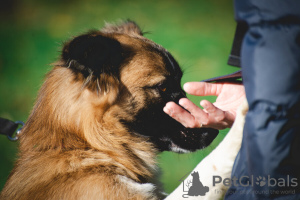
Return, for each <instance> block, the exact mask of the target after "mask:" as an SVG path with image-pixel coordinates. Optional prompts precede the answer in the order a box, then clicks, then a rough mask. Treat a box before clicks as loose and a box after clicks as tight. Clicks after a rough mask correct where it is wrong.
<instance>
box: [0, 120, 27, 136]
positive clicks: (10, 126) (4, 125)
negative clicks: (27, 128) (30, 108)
mask: <svg viewBox="0 0 300 200" xmlns="http://www.w3.org/2000/svg"><path fill="white" fill-rule="evenodd" d="M19 125H22V126H23V125H24V123H23V122H21V121H17V122H13V121H10V120H8V119H4V118H1V117H0V134H2V135H6V136H7V137H8V139H10V140H12V141H15V140H17V139H18V137H17V136H15V137H13V135H14V133H15V132H16V131H17V128H18V126H19ZM19 130H20V129H18V131H19ZM17 134H18V133H17Z"/></svg>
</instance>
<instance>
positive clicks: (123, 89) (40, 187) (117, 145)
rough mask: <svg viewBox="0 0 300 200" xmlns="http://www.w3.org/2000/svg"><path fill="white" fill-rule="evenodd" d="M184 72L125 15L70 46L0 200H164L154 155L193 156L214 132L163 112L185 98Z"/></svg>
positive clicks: (44, 90)
mask: <svg viewBox="0 0 300 200" xmlns="http://www.w3.org/2000/svg"><path fill="white" fill-rule="evenodd" d="M181 76H182V71H181V70H180V67H179V65H178V63H177V62H176V61H175V59H174V58H173V56H172V55H171V54H170V53H169V52H168V51H167V50H166V49H164V48H163V47H162V46H160V45H158V44H156V43H154V42H152V41H151V40H149V39H146V38H145V37H144V36H143V32H142V31H141V29H140V28H139V27H138V25H137V24H136V23H135V22H133V21H125V22H123V23H121V24H118V25H110V24H107V25H106V26H105V27H104V28H102V29H101V30H94V31H89V32H88V33H85V34H82V35H80V36H77V37H74V38H73V39H71V40H70V41H68V42H66V43H64V46H63V49H62V53H61V58H60V59H59V60H58V61H57V62H56V63H54V67H53V69H52V70H51V71H50V72H49V73H48V74H47V76H46V78H45V81H44V83H43V85H42V87H41V89H40V91H39V94H38V97H37V100H36V103H35V105H34V107H33V110H32V112H31V114H30V116H29V118H28V121H27V123H26V124H25V126H24V128H23V130H22V133H21V136H20V146H19V157H18V160H17V161H16V164H15V167H14V169H13V171H12V172H11V174H10V176H9V178H8V180H7V182H6V184H5V186H4V189H3V190H2V193H1V196H0V197H1V199H14V200H16V199H43V200H45V199H72V200H73V199H103V200H105V199H118V200H120V199H126V200H128V199H162V198H164V194H163V193H162V192H161V191H162V190H161V189H160V188H159V184H156V181H155V180H154V178H155V174H156V171H157V165H156V161H155V158H156V154H157V153H159V152H161V151H174V152H179V153H187V152H193V151H196V150H198V149H202V148H204V147H207V146H208V145H209V144H210V143H211V142H212V141H213V140H214V138H215V137H216V136H217V134H218V130H215V129H211V128H196V129H189V128H185V127H184V126H182V125H181V124H180V123H178V122H177V121H175V120H174V119H172V118H171V117H169V116H168V115H167V114H165V113H164V112H163V107H164V106H165V104H166V103H167V102H169V101H174V102H178V100H179V99H180V98H183V97H185V92H184V91H183V90H182V89H181V86H180V80H181Z"/></svg>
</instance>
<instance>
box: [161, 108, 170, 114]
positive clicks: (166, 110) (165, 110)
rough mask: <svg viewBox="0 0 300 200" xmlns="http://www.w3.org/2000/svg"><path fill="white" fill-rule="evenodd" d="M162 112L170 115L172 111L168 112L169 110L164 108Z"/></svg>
mask: <svg viewBox="0 0 300 200" xmlns="http://www.w3.org/2000/svg"><path fill="white" fill-rule="evenodd" d="M163 111H164V112H165V113H167V114H168V115H170V114H172V110H170V109H168V108H166V107H164V109H163Z"/></svg>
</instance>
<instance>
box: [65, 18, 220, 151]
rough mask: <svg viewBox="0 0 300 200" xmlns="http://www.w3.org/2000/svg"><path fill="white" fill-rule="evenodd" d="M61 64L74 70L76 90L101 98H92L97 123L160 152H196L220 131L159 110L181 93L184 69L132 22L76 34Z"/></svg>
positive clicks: (178, 97) (175, 100)
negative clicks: (122, 130)
mask: <svg viewBox="0 0 300 200" xmlns="http://www.w3.org/2000/svg"><path fill="white" fill-rule="evenodd" d="M60 65H61V66H63V67H67V68H69V70H71V71H72V76H73V78H72V82H76V84H78V85H80V87H81V88H78V89H79V90H80V89H82V90H88V91H89V93H91V94H93V98H94V99H98V100H99V102H97V101H96V100H95V101H94V100H93V101H92V102H90V104H93V105H94V107H95V108H96V109H95V111H94V112H95V113H97V112H98V114H96V115H95V116H96V117H97V118H98V122H99V123H104V124H105V123H108V121H109V120H111V121H114V122H116V123H115V126H120V125H119V124H121V125H122V126H123V127H125V129H126V130H127V131H128V132H129V133H130V134H131V135H134V136H136V137H141V138H144V139H145V140H148V141H151V142H152V143H153V144H154V145H155V146H156V147H157V149H159V150H161V151H164V150H172V151H177V152H186V151H195V150H197V149H201V148H204V147H206V146H208V145H209V144H210V143H211V142H212V141H213V139H214V138H215V137H216V136H217V134H218V130H215V129H209V128H197V129H189V128H185V127H184V126H182V125H181V124H180V123H178V122H177V121H175V120H174V119H172V118H171V117H169V116H168V115H167V114H165V113H164V112H163V107H164V106H165V104H166V103H167V102H169V101H174V102H178V100H179V99H180V98H183V97H185V92H184V91H183V90H182V89H181V86H180V80H181V77H182V72H181V70H180V67H179V65H178V63H177V62H176V61H175V59H174V58H173V57H172V55H171V54H170V53H169V52H168V51H167V50H165V49H164V48H162V47H161V46H159V45H157V44H155V43H154V42H152V41H150V40H148V39H146V38H144V37H143V36H142V32H141V30H140V29H139V28H138V26H137V25H136V24H135V23H134V22H125V23H123V24H121V25H119V26H112V25H108V26H106V27H105V28H104V29H102V30H101V31H93V32H90V33H87V34H84V35H81V36H78V37H75V38H74V39H73V40H71V41H69V42H67V43H66V44H65V45H64V48H63V52H62V60H61V64H60ZM96 102H97V103H96ZM110 126H113V125H110Z"/></svg>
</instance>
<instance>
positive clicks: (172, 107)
mask: <svg viewBox="0 0 300 200" xmlns="http://www.w3.org/2000/svg"><path fill="white" fill-rule="evenodd" d="M163 110H164V112H165V113H166V114H168V115H169V116H170V117H172V118H173V119H175V120H176V121H178V122H179V123H181V124H182V125H183V126H185V127H190V126H192V125H195V118H194V117H193V116H192V115H191V114H190V113H189V112H188V111H186V110H184V109H183V108H182V107H180V106H179V105H177V104H176V103H174V102H168V103H167V104H166V106H165V107H164V109H163Z"/></svg>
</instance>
